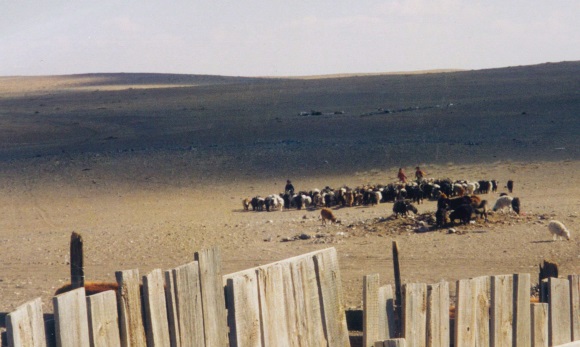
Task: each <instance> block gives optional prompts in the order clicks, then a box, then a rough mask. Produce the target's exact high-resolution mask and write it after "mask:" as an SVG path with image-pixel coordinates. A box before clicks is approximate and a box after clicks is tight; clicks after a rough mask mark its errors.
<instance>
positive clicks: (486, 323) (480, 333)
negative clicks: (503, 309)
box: [472, 276, 491, 346]
mask: <svg viewBox="0 0 580 347" xmlns="http://www.w3.org/2000/svg"><path fill="white" fill-rule="evenodd" d="M472 281H473V282H474V283H475V326H476V329H475V344H476V345H477V346H489V345H490V344H491V338H490V317H489V311H490V307H491V295H490V287H491V279H490V278H489V276H482V277H476V278H474V279H473V280H472Z"/></svg>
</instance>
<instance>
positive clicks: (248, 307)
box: [226, 271, 262, 347]
mask: <svg viewBox="0 0 580 347" xmlns="http://www.w3.org/2000/svg"><path fill="white" fill-rule="evenodd" d="M226 301H227V304H228V322H229V326H230V347H261V346H262V329H261V326H260V302H259V294H258V278H257V275H256V272H255V271H249V272H246V273H243V274H236V275H234V276H232V277H230V278H228V279H227V286H226Z"/></svg>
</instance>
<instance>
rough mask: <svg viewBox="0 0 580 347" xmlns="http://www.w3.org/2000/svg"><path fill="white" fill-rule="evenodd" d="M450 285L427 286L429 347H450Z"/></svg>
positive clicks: (442, 282)
mask: <svg viewBox="0 0 580 347" xmlns="http://www.w3.org/2000/svg"><path fill="white" fill-rule="evenodd" d="M449 345H450V339H449V283H447V282H445V281H441V282H439V283H436V284H431V285H428V286H427V347H449Z"/></svg>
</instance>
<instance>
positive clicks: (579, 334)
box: [568, 275, 580, 341]
mask: <svg viewBox="0 0 580 347" xmlns="http://www.w3.org/2000/svg"><path fill="white" fill-rule="evenodd" d="M568 280H569V281H570V305H571V307H570V310H571V311H570V313H571V317H572V341H578V340H580V275H570V276H568Z"/></svg>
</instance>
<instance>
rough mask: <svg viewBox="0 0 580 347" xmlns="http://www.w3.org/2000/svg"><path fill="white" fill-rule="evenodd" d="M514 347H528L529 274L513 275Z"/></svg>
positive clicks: (530, 333)
mask: <svg viewBox="0 0 580 347" xmlns="http://www.w3.org/2000/svg"><path fill="white" fill-rule="evenodd" d="M514 308H515V309H514V341H513V342H514V343H513V346H514V347H530V346H531V345H532V342H531V338H532V332H531V331H530V328H531V326H530V274H515V275H514Z"/></svg>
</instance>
